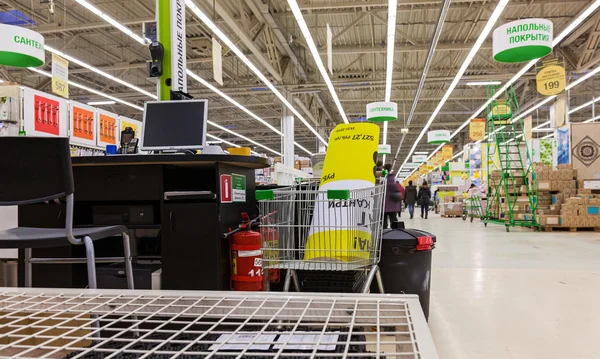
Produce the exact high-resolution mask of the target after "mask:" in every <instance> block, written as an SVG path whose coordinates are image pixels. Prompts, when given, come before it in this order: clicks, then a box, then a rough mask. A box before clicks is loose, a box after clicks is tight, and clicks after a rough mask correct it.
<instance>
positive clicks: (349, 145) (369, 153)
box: [321, 123, 379, 186]
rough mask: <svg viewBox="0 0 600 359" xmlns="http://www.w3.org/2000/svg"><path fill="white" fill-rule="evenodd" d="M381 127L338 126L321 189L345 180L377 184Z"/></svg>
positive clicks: (329, 151) (327, 156) (325, 166)
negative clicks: (376, 170)
mask: <svg viewBox="0 0 600 359" xmlns="http://www.w3.org/2000/svg"><path fill="white" fill-rule="evenodd" d="M378 144H379V126H377V125H375V124H372V123H352V124H343V125H338V126H336V127H335V129H334V130H333V132H332V133H331V137H330V138H329V147H328V148H327V155H326V156H325V164H324V165H323V173H322V175H321V186H323V185H325V184H327V183H330V182H334V181H343V180H365V181H369V182H371V183H375V167H376V162H377V146H378Z"/></svg>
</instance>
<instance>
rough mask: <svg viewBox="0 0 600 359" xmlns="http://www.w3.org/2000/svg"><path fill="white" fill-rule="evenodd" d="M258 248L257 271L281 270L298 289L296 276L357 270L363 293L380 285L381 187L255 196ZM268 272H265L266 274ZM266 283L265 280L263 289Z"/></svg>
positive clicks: (297, 188) (309, 188)
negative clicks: (360, 273)
mask: <svg viewBox="0 0 600 359" xmlns="http://www.w3.org/2000/svg"><path fill="white" fill-rule="evenodd" d="M256 196H257V201H258V207H259V212H260V216H261V217H262V221H261V234H262V243H263V245H262V246H263V269H264V271H263V272H264V273H265V276H266V275H267V274H268V273H269V270H270V269H287V273H286V277H285V281H284V287H283V289H284V291H289V289H290V285H291V282H292V281H293V282H294V287H295V288H296V290H298V291H299V290H300V288H301V287H300V282H299V280H298V275H297V271H303V272H304V271H344V272H348V271H363V273H364V274H365V279H364V284H363V285H362V287H361V288H360V290H361V291H362V292H363V293H366V292H368V290H369V288H370V286H371V283H372V282H373V279H374V278H376V279H377V284H378V286H379V290H380V291H381V292H382V293H383V284H382V282H381V276H380V273H379V271H378V266H377V264H378V263H379V259H380V255H381V252H380V250H381V235H382V229H383V204H384V198H385V185H384V184H377V185H375V186H374V187H371V188H365V189H355V190H328V191H322V190H319V189H318V182H315V181H311V182H305V183H300V184H297V185H294V186H291V187H285V188H280V189H273V190H265V191H256ZM267 269H269V270H267ZM268 283H269V280H268V279H267V278H265V285H266V287H265V288H267V286H268Z"/></svg>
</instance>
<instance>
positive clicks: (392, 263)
mask: <svg viewBox="0 0 600 359" xmlns="http://www.w3.org/2000/svg"><path fill="white" fill-rule="evenodd" d="M435 242H436V237H435V236H434V235H433V234H431V233H428V232H424V231H421V230H418V229H405V228H404V224H403V222H396V223H393V224H392V228H391V229H385V230H384V231H383V240H382V244H381V261H380V262H379V268H380V270H381V278H382V280H383V288H384V289H385V292H386V293H406V294H418V295H419V301H420V302H421V307H422V308H423V313H425V318H426V319H429V289H430V288H429V287H430V284H431V252H432V250H433V248H434V247H435ZM371 292H372V293H378V292H379V290H378V288H377V285H376V284H375V283H374V285H373V286H371Z"/></svg>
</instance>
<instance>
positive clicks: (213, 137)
mask: <svg viewBox="0 0 600 359" xmlns="http://www.w3.org/2000/svg"><path fill="white" fill-rule="evenodd" d="M206 137H210V138H212V139H214V140H216V141H218V142H219V143H224V144H227V145H229V146H232V147H237V148H240V147H242V146H240V145H236V144H235V143H232V142H229V141H225V140H222V139H220V138H219V137H217V136H215V135H211V134H210V133H207V134H206Z"/></svg>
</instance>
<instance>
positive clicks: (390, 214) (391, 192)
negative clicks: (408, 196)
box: [383, 163, 402, 228]
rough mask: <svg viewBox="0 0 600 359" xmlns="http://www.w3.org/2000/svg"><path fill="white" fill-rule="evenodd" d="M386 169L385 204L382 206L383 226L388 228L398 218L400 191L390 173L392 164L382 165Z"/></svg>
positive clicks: (400, 199)
mask: <svg viewBox="0 0 600 359" xmlns="http://www.w3.org/2000/svg"><path fill="white" fill-rule="evenodd" d="M384 169H386V170H387V171H388V175H387V178H386V182H385V186H386V187H385V204H384V207H383V212H384V213H383V222H384V223H383V228H389V227H390V226H391V223H392V222H395V221H397V220H398V218H397V217H396V214H397V213H398V212H400V208H401V204H402V192H401V191H400V186H398V185H397V184H396V181H395V178H394V175H393V174H392V164H391V163H387V164H386V165H385V167H384Z"/></svg>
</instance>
